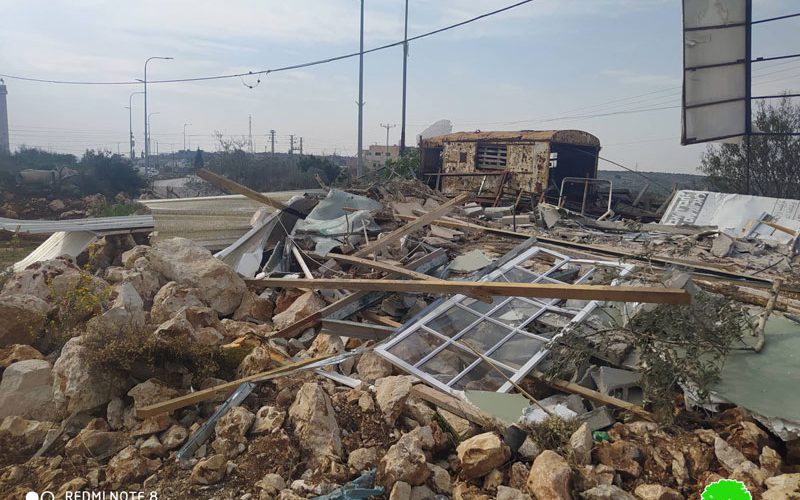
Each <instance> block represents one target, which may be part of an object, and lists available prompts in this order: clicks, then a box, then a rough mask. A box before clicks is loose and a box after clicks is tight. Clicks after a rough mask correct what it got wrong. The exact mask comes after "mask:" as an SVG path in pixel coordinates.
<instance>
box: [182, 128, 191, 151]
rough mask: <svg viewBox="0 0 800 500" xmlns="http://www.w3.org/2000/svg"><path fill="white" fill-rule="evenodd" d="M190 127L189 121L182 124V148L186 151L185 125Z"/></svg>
mask: <svg viewBox="0 0 800 500" xmlns="http://www.w3.org/2000/svg"><path fill="white" fill-rule="evenodd" d="M187 126H189V127H191V126H192V124H191V123H184V124H183V150H184V151H186V127H187Z"/></svg>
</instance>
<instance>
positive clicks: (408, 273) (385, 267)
mask: <svg viewBox="0 0 800 500" xmlns="http://www.w3.org/2000/svg"><path fill="white" fill-rule="evenodd" d="M326 257H330V258H332V259H335V260H338V261H339V262H347V263H348V264H353V265H355V266H358V267H361V268H367V269H377V270H379V271H384V272H387V273H394V274H399V275H400V276H405V277H407V278H411V279H415V280H432V279H435V278H433V277H432V276H428V275H427V274H424V273H419V272H417V271H412V270H411V269H405V268H402V267H400V266H395V265H394V264H389V263H387V262H382V261H380V260H369V259H362V258H361V257H354V256H352V255H341V254H337V253H329V254H328V255H327V256H326ZM320 258H322V257H321V256H320Z"/></svg>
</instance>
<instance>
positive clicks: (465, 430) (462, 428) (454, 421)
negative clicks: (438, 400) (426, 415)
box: [438, 408, 479, 441]
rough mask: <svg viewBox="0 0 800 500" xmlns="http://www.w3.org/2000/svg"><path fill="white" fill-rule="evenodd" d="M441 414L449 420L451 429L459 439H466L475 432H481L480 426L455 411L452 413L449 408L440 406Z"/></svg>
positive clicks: (448, 423)
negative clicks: (444, 408)
mask: <svg viewBox="0 0 800 500" xmlns="http://www.w3.org/2000/svg"><path fill="white" fill-rule="evenodd" d="M438 413H439V415H441V416H442V418H443V419H444V420H445V422H447V425H449V426H450V429H452V430H453V432H454V433H455V434H456V436H458V439H460V440H462V441H463V440H465V439H467V438H471V437H472V436H474V435H475V434H477V433H478V432H479V429H478V427H477V426H476V425H475V424H473V423H472V422H470V421H469V420H467V419H465V418H461V417H459V416H458V415H456V414H454V413H450V412H449V411H447V410H443V409H441V408H439V410H438Z"/></svg>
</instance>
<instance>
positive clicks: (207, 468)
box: [189, 454, 228, 484]
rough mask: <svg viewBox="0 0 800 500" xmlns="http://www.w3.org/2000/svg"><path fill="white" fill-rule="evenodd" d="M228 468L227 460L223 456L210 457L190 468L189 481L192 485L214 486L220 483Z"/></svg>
mask: <svg viewBox="0 0 800 500" xmlns="http://www.w3.org/2000/svg"><path fill="white" fill-rule="evenodd" d="M227 468H228V459H227V458H225V455H222V454H217V455H212V456H210V457H209V458H207V459H205V460H200V461H199V462H197V464H195V466H194V467H193V468H192V474H191V476H190V477H189V481H191V482H192V483H194V484H215V483H218V482H220V481H222V478H224V477H225V472H226V471H227Z"/></svg>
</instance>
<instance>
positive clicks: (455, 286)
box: [246, 278, 691, 304]
mask: <svg viewBox="0 0 800 500" xmlns="http://www.w3.org/2000/svg"><path fill="white" fill-rule="evenodd" d="M246 281H247V283H248V285H250V286H251V287H254V288H259V289H263V288H314V289H318V290H326V289H327V290H330V289H333V290H337V289H344V290H363V291H382V292H405V293H413V292H418V293H420V292H421V293H440V294H465V295H466V294H469V293H474V292H476V291H477V292H480V293H481V294H483V295H497V296H502V297H535V298H547V299H576V300H602V301H616V302H646V303H654V304H688V303H690V301H691V297H690V296H689V294H688V293H687V292H686V290H683V289H681V288H677V289H676V288H663V287H644V286H609V285H562V284H550V283H505V282H494V281H446V280H429V281H416V280H368V279H365V280H358V279H314V280H307V279H295V278H267V279H257V280H256V279H251V280H246Z"/></svg>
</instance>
